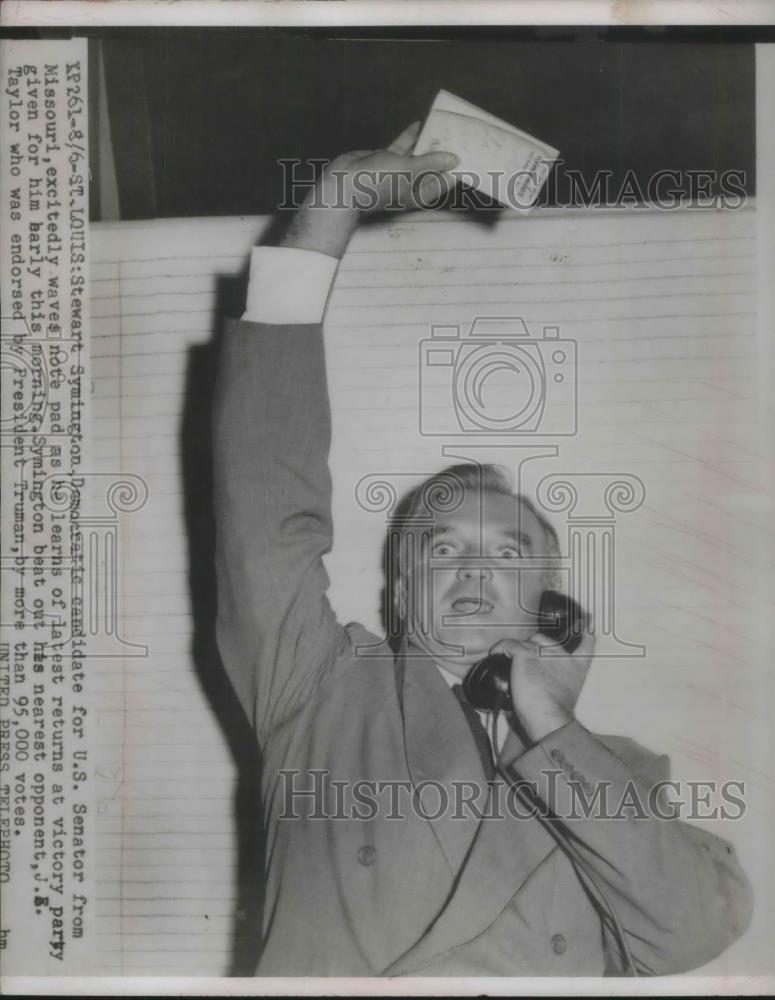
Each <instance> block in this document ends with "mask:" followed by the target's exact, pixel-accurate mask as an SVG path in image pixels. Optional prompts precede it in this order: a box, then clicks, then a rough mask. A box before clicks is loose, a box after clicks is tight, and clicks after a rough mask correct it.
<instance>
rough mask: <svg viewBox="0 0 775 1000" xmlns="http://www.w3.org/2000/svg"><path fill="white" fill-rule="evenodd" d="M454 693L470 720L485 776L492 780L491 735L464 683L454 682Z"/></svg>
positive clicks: (493, 772) (493, 766) (493, 775)
mask: <svg viewBox="0 0 775 1000" xmlns="http://www.w3.org/2000/svg"><path fill="white" fill-rule="evenodd" d="M452 693H453V694H454V695H455V697H456V698H457V700H458V701H459V702H460V707H461V708H462V709H463V715H465V717H466V719H467V720H468V725H469V728H470V729H471V733H472V734H473V737H474V743H476V749H477V750H478V751H479V758H480V760H481V762H482V767H483V769H484V774H485V777H486V778H487V780H488V781H491V780H492V779H493V778H494V777H495V762H494V761H493V756H492V744H491V743H490V737H489V736H488V735H487V730H486V729H485V728H484V726H483V725H482V720H481V719H480V718H479V713H478V712H477V711H476V709H475V708H474V706H473V705H472V704H471V703H470V701H469V700H468V699H467V698H466V696H465V695H464V694H463V688H462V685H460V684H453V685H452Z"/></svg>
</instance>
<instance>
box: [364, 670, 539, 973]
mask: <svg viewBox="0 0 775 1000" xmlns="http://www.w3.org/2000/svg"><path fill="white" fill-rule="evenodd" d="M404 727H405V729H404V732H405V741H406V752H407V760H408V762H409V770H410V774H411V776H412V780H413V781H414V783H415V785H416V784H417V783H419V782H420V781H423V780H426V781H427V780H429V779H431V780H435V781H440V782H442V783H443V784H445V785H446V786H447V787H448V788H450V795H451V794H452V791H451V784H450V783H451V782H452V781H453V780H459V781H474V782H479V783H480V785H479V787H482V788H484V786H485V781H486V779H485V776H484V772H483V770H482V766H481V763H480V760H479V755H478V753H477V750H476V746H475V744H474V738H473V735H472V734H471V731H470V728H469V726H468V722H467V720H466V719H465V716H464V715H463V712H462V710H461V709H460V706H459V705H458V704H457V700H456V698H455V696H454V694H453V693H452V692H451V691H450V689H449V688H448V687H447V684H446V682H445V681H444V679H443V678H442V677H441V675H440V673H439V671H438V669H437V668H436V666H435V664H433V663H432V662H431V661H414V663H413V662H412V661H409V662H408V663H407V666H406V674H405V678H404ZM520 746H521V745H520V744H519V740H518V737H517V736H516V734H514V733H510V734H509V737H508V739H507V741H506V743H505V744H504V747H503V753H504V754H505V755H507V756H509V757H510V758H511V757H513V756H515V755H516V754H515V751H516V750H517V749H519V747H520ZM507 787H508V786H507V785H506V784H505V783H503V782H502V781H500V779H498V781H497V782H496V785H494V786H493V788H492V789H491V796H490V807H491V808H490V810H488V811H489V812H492V813H493V814H494V816H493V818H485V819H484V820H478V819H477V818H476V817H474V816H471V817H470V818H467V819H452V818H450V816H449V813H447V815H446V816H441V817H439V819H437V820H435V821H432V825H433V829H434V833H435V834H436V836H437V838H438V841H439V844H440V846H441V848H442V850H443V851H444V854H445V855H446V857H447V860H448V861H449V863H450V866H451V868H452V871H453V873H454V875H455V882H454V885H453V889H452V892H451V893H450V896H449V898H448V900H447V902H446V904H445V906H444V908H443V909H442V911H441V913H440V914H439V915H438V917H437V918H436V920H435V921H434V922H433V924H432V925H431V926H430V928H429V929H428V931H427V932H426V933H425V935H424V936H423V937H422V938H421V939H420V940H419V941H418V942H417V944H415V945H414V946H413V947H412V948H410V949H409V951H407V952H406V953H405V954H404V955H402V956H401V957H400V958H399V959H397V960H396V961H395V962H394V963H393V964H392V965H391V966H389V968H388V969H386V970H385V973H384V974H386V975H404V974H407V973H410V972H412V971H414V970H416V969H419V968H420V967H422V966H423V965H425V964H427V963H428V962H429V961H430V960H431V959H432V958H433V957H434V956H435V955H438V954H440V953H442V952H445V951H448V950H450V949H451V948H454V947H456V946H458V945H460V944H463V943H465V942H466V941H470V940H472V939H473V938H475V937H477V936H478V935H480V934H481V933H482V932H483V931H484V930H486V929H487V927H489V926H490V924H492V922H493V921H494V920H495V919H496V918H497V917H498V915H499V914H500V913H501V912H502V911H503V910H504V909H505V908H506V907H507V906H508V904H509V902H510V900H511V899H512V897H513V896H514V895H515V894H516V893H517V892H518V890H519V888H520V887H521V886H522V885H523V884H524V882H525V881H526V880H527V879H528V878H529V877H530V875H531V874H532V873H533V872H534V871H535V869H536V868H537V867H538V866H539V865H540V864H541V863H542V862H543V861H544V860H545V859H546V858H547V857H548V855H549V854H551V853H552V851H553V850H554V848H555V841H554V839H553V838H552V836H551V835H550V834H549V833H548V832H547V831H546V830H545V829H544V828H543V827H542V826H541V824H540V823H539V822H538V821H537V820H535V819H515V818H514V817H513V816H512V815H511V814H510V811H509V808H508V804H507V795H506V792H507ZM496 789H497V790H496ZM493 795H495V796H496V797H497V798H496V799H495V800H493ZM498 798H499V802H498ZM429 801H431V800H430V799H429ZM432 801H433V802H434V803H435V801H436V799H435V797H434V798H433V800H432ZM450 801H452V800H450ZM478 804H479V806H480V807H483V805H484V800H483V799H480V800H479V803H478ZM496 805H497V810H496ZM518 806H519V809H520V812H521V813H522V814H524V813H526V812H527V810H526V808H525V806H524V805H522V804H521V803H518ZM512 808H513V806H512Z"/></svg>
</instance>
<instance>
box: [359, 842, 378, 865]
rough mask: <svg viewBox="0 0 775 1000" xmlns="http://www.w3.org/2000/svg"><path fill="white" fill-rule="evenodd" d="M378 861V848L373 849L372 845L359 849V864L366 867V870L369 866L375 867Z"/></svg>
mask: <svg viewBox="0 0 775 1000" xmlns="http://www.w3.org/2000/svg"><path fill="white" fill-rule="evenodd" d="M376 860H377V848H376V847H372V846H371V844H364V845H363V847H361V848H359V849H358V862H359V864H362V865H364V866H365V867H366V868H368V867H369V865H373V864H374V862H375V861H376Z"/></svg>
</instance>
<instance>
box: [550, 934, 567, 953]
mask: <svg viewBox="0 0 775 1000" xmlns="http://www.w3.org/2000/svg"><path fill="white" fill-rule="evenodd" d="M567 947H568V942H567V941H566V940H565V938H564V937H563V936H562V934H554V935H553V936H552V951H553V952H554V953H555V955H562V953H563V952H564V951H565V949H566V948H567Z"/></svg>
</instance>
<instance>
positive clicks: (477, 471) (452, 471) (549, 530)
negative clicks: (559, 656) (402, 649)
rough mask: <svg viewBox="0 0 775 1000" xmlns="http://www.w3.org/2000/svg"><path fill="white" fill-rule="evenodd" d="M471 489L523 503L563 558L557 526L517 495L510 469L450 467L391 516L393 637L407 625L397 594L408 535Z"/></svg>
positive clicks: (556, 580)
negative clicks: (398, 603)
mask: <svg viewBox="0 0 775 1000" xmlns="http://www.w3.org/2000/svg"><path fill="white" fill-rule="evenodd" d="M471 490H476V491H477V493H480V494H481V493H499V494H501V495H502V496H508V497H511V498H512V499H513V500H515V501H516V502H517V503H520V504H522V506H523V507H525V508H526V509H527V510H529V511H530V513H531V514H533V516H534V517H535V518H536V519H537V521H538V523H539V524H540V525H541V527H542V528H543V531H544V537H545V538H546V542H547V548H548V550H549V553H550V555H551V556H552V557H553V558H558V559H559V556H560V542H559V539H558V537H557V532H556V531H555V529H554V527H553V525H552V524H551V523H550V522H549V521H548V520H547V518H546V517H545V516H544V514H542V513H541V512H540V511H539V510H538V509H537V508H536V505H535V504H534V503H533V501H532V500H531V499H530V498H529V497H527V496H525V495H524V494H522V493H517V492H515V490H514V488H513V486H512V483H511V478H510V476H509V473H508V471H507V470H506V469H504V468H502V467H501V466H498V465H493V464H489V463H484V464H479V463H476V462H465V463H461V464H459V465H450V466H448V468H446V469H443V470H442V471H441V472H435V473H433V475H431V476H428V477H427V479H424V480H423V481H422V482H421V483H420V484H419V485H418V486H415V487H414V488H413V489H411V490H409V492H408V493H406V495H405V496H404V497H403V498H402V499H401V501H400V503H399V504H398V505H397V506H396V509H395V511H394V513H393V516H392V517H391V520H390V527H389V529H388V534H387V538H386V542H385V560H384V567H385V585H386V595H385V596H386V601H385V606H384V608H383V617H385V619H386V626H387V631H388V633H389V634H390V633H392V634H394V635H395V634H397V633H400V631H401V629H402V628H403V622H401V620H400V615H398V613H397V602H396V593H397V587H398V582H399V580H400V579H401V576H402V569H403V567H402V560H401V553H402V551H403V548H404V544H403V543H404V542H405V536H406V535H407V533H408V532H409V531H410V529H412V528H417V527H421V526H422V525H423V524H426V525H430V524H432V521H433V517H434V516H435V515H438V514H442V513H444V512H445V511H452V510H455V509H456V508H457V507H459V506H460V504H461V503H462V501H463V498H464V496H465V494H466V493H468V492H469V491H471ZM547 575H548V580H547V586H548V588H549V589H552V590H559V589H560V575H559V572H558V571H557V570H554V571H551V570H550V571H548V573H547ZM394 619H395V621H394ZM391 622H393V626H394V627H392V628H391V627H390V623H391Z"/></svg>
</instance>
